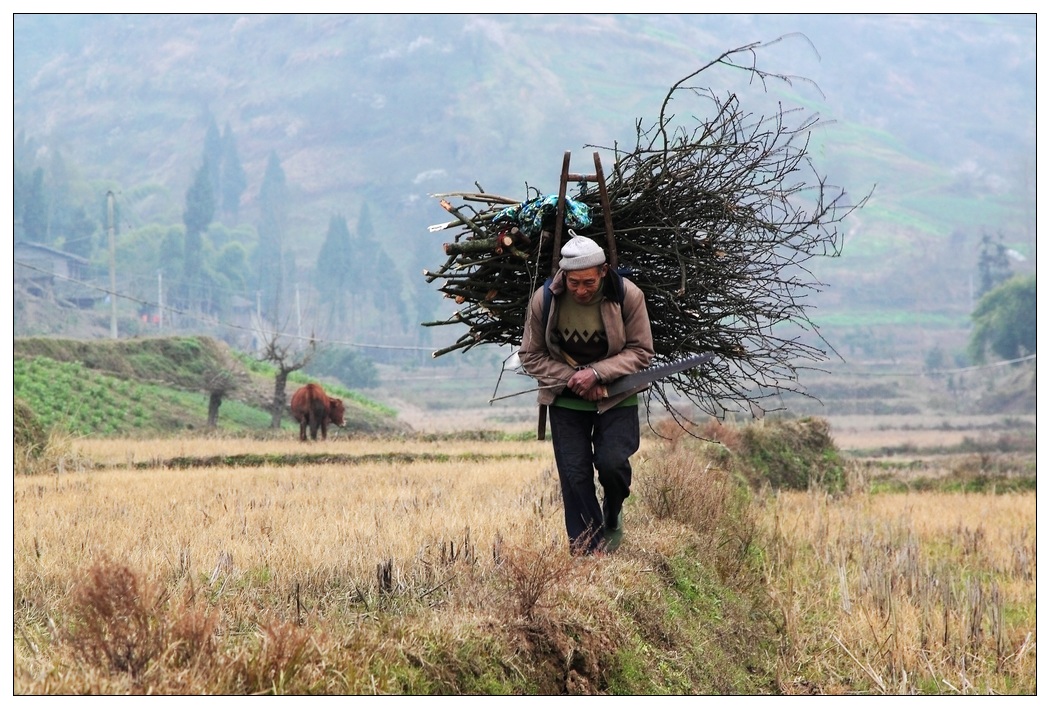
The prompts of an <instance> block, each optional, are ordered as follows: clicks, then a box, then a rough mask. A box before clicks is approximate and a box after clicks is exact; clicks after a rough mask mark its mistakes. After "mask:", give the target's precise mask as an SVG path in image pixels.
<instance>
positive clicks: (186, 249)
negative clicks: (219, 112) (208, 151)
mask: <svg viewBox="0 0 1050 709" xmlns="http://www.w3.org/2000/svg"><path fill="white" fill-rule="evenodd" d="M210 175H211V165H209V164H208V161H207V160H205V162H204V164H203V165H201V166H200V168H198V170H197V175H196V177H195V178H194V180H193V184H192V185H190V188H189V190H187V192H186V209H185V210H184V211H183V213H182V222H183V224H185V226H186V234H185V241H184V246H183V261H182V277H183V286H184V288H185V290H186V295H187V296H188V298H189V300H190V302H191V303H192V302H194V301H195V300H197V299H199V298H201V297H202V296H203V295H204V294H203V293H202V292H201V290H200V284H201V283H202V281H203V280H204V273H203V267H204V232H205V230H206V229H207V228H208V225H209V224H211V220H212V217H214V216H215V195H214V193H213V191H212V186H211V176H210ZM198 302H199V301H198Z"/></svg>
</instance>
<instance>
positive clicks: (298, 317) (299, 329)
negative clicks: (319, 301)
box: [295, 283, 303, 346]
mask: <svg viewBox="0 0 1050 709" xmlns="http://www.w3.org/2000/svg"><path fill="white" fill-rule="evenodd" d="M295 334H296V335H297V336H298V337H299V344H300V346H301V345H302V342H303V311H302V309H301V308H300V307H299V284H298V283H296V284H295Z"/></svg>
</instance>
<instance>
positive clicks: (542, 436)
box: [536, 150, 618, 441]
mask: <svg viewBox="0 0 1050 709" xmlns="http://www.w3.org/2000/svg"><path fill="white" fill-rule="evenodd" d="M571 155H572V153H571V152H570V151H568V150H566V151H565V157H564V158H563V159H562V163H561V182H560V183H559V185H558V210H557V216H556V217H555V220H554V248H553V250H552V251H551V275H552V276H553V275H554V274H555V273H557V272H558V255H559V254H560V253H561V237H562V231H563V230H564V228H565V193H566V191H567V190H568V187H569V183H570V182H596V183H597V184H598V194H599V196H600V198H601V203H602V217H603V218H604V219H605V246H606V250H607V253H608V262H609V266H610V267H612V268H614V269H615V268H616V266H617V265H618V264H617V257H616V239H615V237H614V236H613V226H612V210H610V209H609V190H608V188H606V186H605V173H604V172H602V161H601V158H600V157H599V155H598V153H594V174H592V175H583V174H580V173H575V172H569V158H570V157H571ZM536 438H537V440H540V441H542V440H546V438H547V407H546V406H545V405H543V404H540V416H539V422H538V423H537V425H536Z"/></svg>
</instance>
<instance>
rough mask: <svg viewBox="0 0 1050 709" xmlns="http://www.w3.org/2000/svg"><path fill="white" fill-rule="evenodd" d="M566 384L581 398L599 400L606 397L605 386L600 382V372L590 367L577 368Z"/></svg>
mask: <svg viewBox="0 0 1050 709" xmlns="http://www.w3.org/2000/svg"><path fill="white" fill-rule="evenodd" d="M566 386H567V387H568V388H569V389H571V390H572V391H573V392H575V393H576V395H577V396H579V397H580V398H581V399H586V400H587V401H598V400H600V399H604V398H605V387H603V386H602V385H601V384H600V383H599V382H598V373H597V372H595V371H594V370H593V369H591V368H590V367H585V368H584V369H580V370H577V371H576V373H575V374H573V375H572V376H571V377H569V382H568V383H567V384H566Z"/></svg>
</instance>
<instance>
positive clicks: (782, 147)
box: [423, 50, 859, 416]
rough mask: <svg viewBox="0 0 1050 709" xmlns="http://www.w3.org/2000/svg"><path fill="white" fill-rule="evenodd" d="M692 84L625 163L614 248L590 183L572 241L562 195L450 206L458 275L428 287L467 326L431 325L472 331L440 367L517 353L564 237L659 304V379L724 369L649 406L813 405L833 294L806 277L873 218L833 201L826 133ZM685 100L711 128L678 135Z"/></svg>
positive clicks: (573, 202) (575, 213)
mask: <svg viewBox="0 0 1050 709" xmlns="http://www.w3.org/2000/svg"><path fill="white" fill-rule="evenodd" d="M736 51H739V50H736ZM723 56H724V57H725V56H731V53H727V54H726V55H723ZM709 66H710V65H709ZM697 73H699V72H697ZM691 76H695V74H694V75H691ZM686 78H687V79H688V78H690V77H686ZM684 81H685V80H683V81H680V82H678V83H677V84H675V86H674V87H673V88H672V89H671V91H670V92H669V93H668V95H667V98H666V99H665V101H664V104H663V107H662V108H661V112H660V115H659V119H658V120H657V121H656V122H655V123H654V124H653V125H652V127H651V128H643V124H642V122H641V121H639V122H638V124H637V138H636V144H635V148H634V150H632V151H630V152H627V151H623V150H621V149H619V148H617V149H614V150H612V151H611V152H612V153H613V156H614V158H615V160H614V163H613V166H612V170H611V172H610V174H609V175H608V177H607V178H606V185H607V189H608V199H609V211H610V213H611V215H612V224H613V229H614V241H615V243H614V244H612V245H610V244H608V243H607V238H606V234H605V227H604V224H605V215H604V214H603V213H602V202H601V199H600V198H599V190H598V189H596V188H595V187H594V185H593V184H592V183H590V182H587V183H580V184H579V186H578V187H577V188H576V190H575V191H574V192H573V193H571V194H569V195H567V198H566V201H565V203H564V204H563V213H564V215H565V222H564V223H563V225H562V228H561V229H560V230H557V229H556V228H555V226H556V225H555V219H556V213H557V212H556V207H557V201H558V200H557V195H541V194H532V195H528V196H527V197H526V199H524V200H520V199H514V198H508V197H501V196H496V195H492V194H488V193H485V192H483V191H477V192H455V193H446V194H442V195H436V197H437V198H438V199H440V202H441V205H442V207H443V208H444V209H445V210H446V212H448V214H449V216H450V217H451V218H450V220H449V221H447V222H445V223H442V224H438V225H435V226H434V227H431V230H432V231H445V230H452V229H454V230H456V232H455V235H454V238H453V239H451V240H450V241H448V242H446V243H445V244H444V251H445V255H446V257H447V258H446V260H445V262H444V263H443V264H442V265H441V266H439V267H437V268H435V269H433V270H427V271H425V272H424V276H425V278H426V279H427V281H428V282H435V281H438V282H439V283H440V285H439V290H440V291H441V292H443V293H445V294H446V296H447V297H449V298H452V299H454V300H455V302H456V303H457V305H458V310H457V311H456V312H455V313H454V314H453V315H452V317H450V318H449V319H447V320H441V321H436V322H427V323H423V324H424V325H425V326H437V325H448V324H457V325H461V326H464V327H465V328H466V331H465V332H464V333H463V334H462V335H461V336H460V337H459V338H458V339H457V340H456V341H455V342H454V343H453V344H451V345H449V346H447V347H444V348H443V349H439V350H438V351H436V352H435V353H434V356H435V357H437V356H440V355H443V354H446V353H449V352H453V351H456V350H464V351H465V350H468V349H470V348H472V347H475V346H477V345H480V344H497V345H513V346H517V345H518V344H519V343H520V341H521V336H522V330H523V327H524V324H525V314H526V312H527V307H528V303H529V299H530V297H531V295H532V293H533V292H535V290H536V289H537V288H539V287H540V286H541V285H542V284H543V281H544V279H545V278H546V277H548V276H549V275H551V273H552V263H553V262H554V259H555V257H556V254H555V253H554V238H553V235H554V233H555V232H556V231H560V233H561V234H562V235H563V236H562V243H564V241H565V240H566V239H567V238H568V237H567V236H564V235H566V234H567V232H568V229H572V230H573V231H575V232H576V233H578V234H580V235H583V236H588V237H590V238H592V239H594V240H595V241H596V242H598V243H599V244H601V245H603V246H604V247H605V248H606V253H613V252H615V254H616V257H617V260H618V266H619V268H620V270H621V272H622V273H624V275H626V276H627V277H628V278H629V279H631V280H632V281H634V282H635V283H636V284H637V285H638V286H639V287H640V288H641V290H642V292H643V293H644V294H645V297H646V303H647V307H648V311H649V317H650V321H651V324H652V332H653V340H654V344H655V348H656V354H657V358H656V361H655V363H657V364H658V363H663V362H669V361H674V360H677V359H680V358H682V357H686V356H689V355H692V354H696V353H700V352H714V353H716V355H718V357H717V359H716V360H715V363H714V364H713V365H710V366H705V367H703V368H700V369H696V370H690V371H687V372H685V373H682V374H679V375H675V376H674V377H672V378H670V379H667V380H664V381H662V382H659V383H657V384H656V385H654V386H653V387H652V388H651V389H650V391H649V396H650V397H655V398H656V399H658V400H660V401H661V402H662V403H663V404H664V405H666V406H668V407H669V408H671V409H672V411H676V410H677V409H678V406H679V405H678V404H676V403H675V401H674V398H675V397H674V396H673V394H674V393H675V392H677V394H678V395H680V396H682V397H685V399H687V400H689V401H691V402H692V403H693V404H695V405H697V406H698V407H699V408H700V409H701V410H702V411H705V412H707V413H710V414H712V415H719V416H720V415H722V414H724V412H725V411H726V410H727V409H730V408H732V407H731V406H730V404H733V403H735V404H736V405H737V407H740V408H742V409H743V410H744V411H746V412H751V413H755V412H756V407H757V408H758V409H762V410H767V411H768V410H775V409H776V408H779V407H780V404H779V402H780V398H779V394H781V393H783V392H785V391H801V387H799V386H797V368H798V365H799V363H800V362H802V363H806V362H820V361H824V360H825V359H826V358H827V357H826V353H825V351H824V349H823V347H822V345H823V343H824V341H823V340H822V339H821V338H820V336H819V331H818V329H817V328H816V327H815V325H814V324H813V323H812V321H811V320H810V317H809V315H808V312H807V300H806V298H807V296H809V295H811V294H813V293H815V292H817V291H819V290H821V289H822V288H823V284H822V283H820V282H819V281H818V280H817V278H816V277H815V276H814V274H813V272H812V271H811V270H810V268H809V265H808V262H809V261H810V259H812V258H814V257H817V256H834V255H837V254H838V252H839V249H840V245H841V240H840V236H839V232H838V230H837V225H838V223H839V222H841V221H842V220H843V219H844V218H845V216H846V215H848V214H849V213H850V212H851V211H852V210H853V209H855V208H856V207H857V206H859V205H847V204H845V191H844V190H832V189H831V188H829V187H828V186H827V185H826V182H825V179H824V178H823V177H821V176H820V175H819V174H817V172H816V171H815V170H814V169H813V167H812V165H811V164H810V161H809V158H808V156H807V147H808V144H807V137H808V135H809V133H810V131H811V130H812V129H813V128H814V127H815V125H816V119H813V118H810V119H806V120H803V121H802V122H801V124H800V125H797V126H794V127H792V126H791V125H790V123H791V121H790V120H789V118H790V112H786V111H784V110H778V111H777V112H776V113H775V114H774V115H772V116H755V115H753V114H750V113H747V112H745V111H744V110H742V109H741V107H740V105H739V100H738V98H737V96H736V95H733V94H731V95H728V96H727V97H725V98H718V97H716V96H715V95H714V93H712V92H709V91H708V92H700V91H697V90H695V89H689V88H683V87H684V83H683V82H684ZM682 96H685V97H686V98H692V99H697V98H699V99H701V100H704V101H707V102H709V107H710V110H709V111H708V115H710V116H712V117H711V118H708V119H706V120H700V119H694V120H696V123H695V125H692V126H689V125H687V126H681V125H679V126H673V125H672V123H673V117H672V116H668V115H666V113H665V111H666V109H667V107H668V105H669V104H670V103H671V100H672V99H679V98H681V97H682ZM690 115H701V114H700V113H699V112H691V113H690ZM588 147H596V146H588ZM829 192H834V194H830V195H829ZM453 201H455V203H453ZM610 246H611V247H612V248H610ZM803 393H804V392H803ZM647 403H648V402H647Z"/></svg>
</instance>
